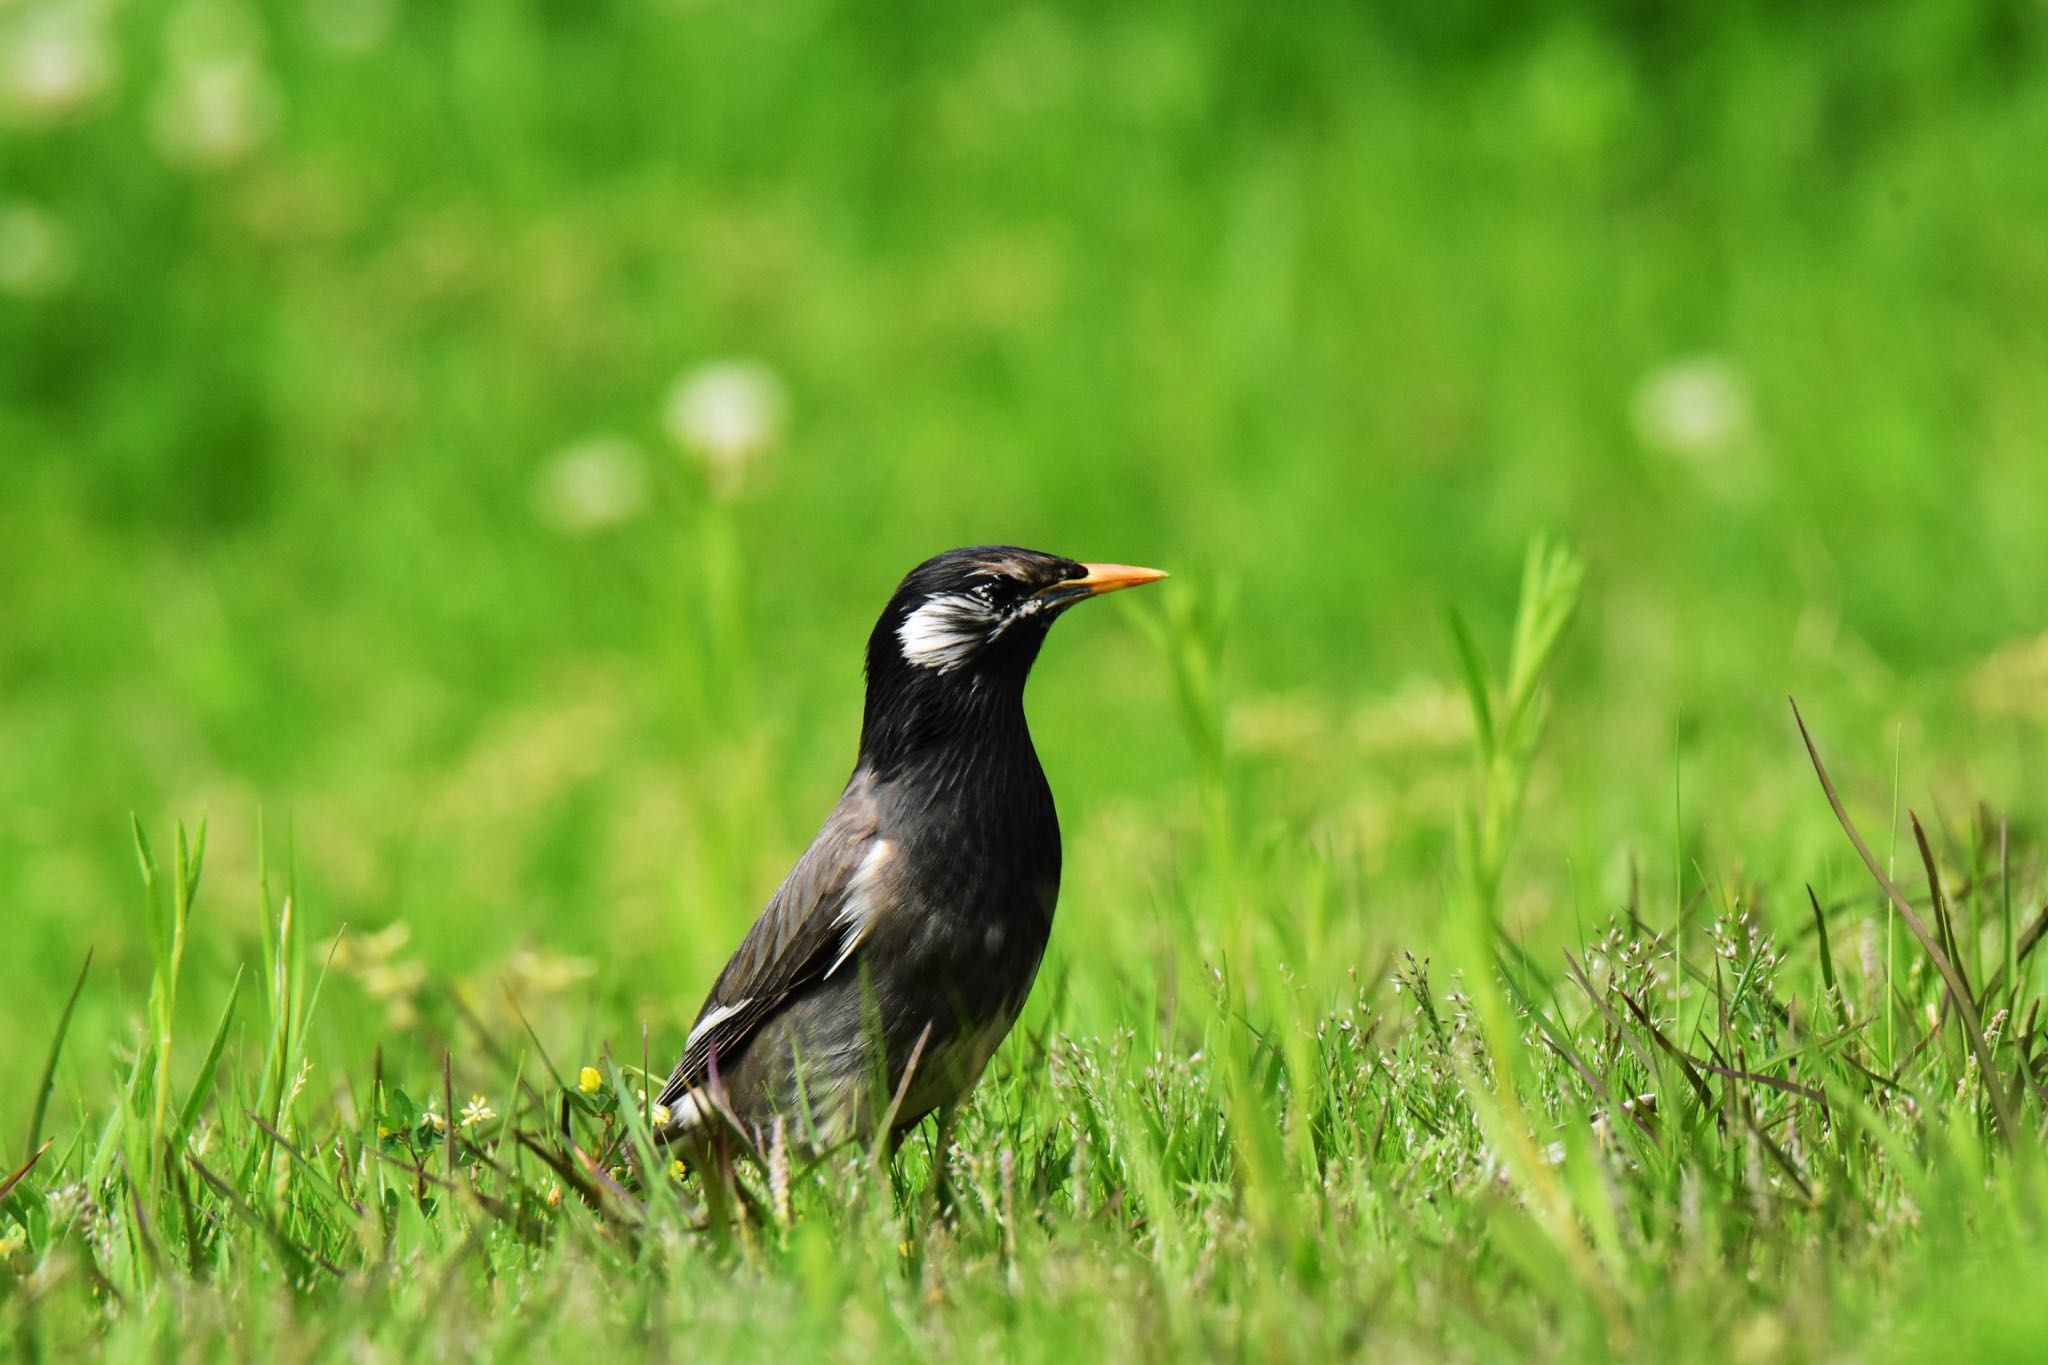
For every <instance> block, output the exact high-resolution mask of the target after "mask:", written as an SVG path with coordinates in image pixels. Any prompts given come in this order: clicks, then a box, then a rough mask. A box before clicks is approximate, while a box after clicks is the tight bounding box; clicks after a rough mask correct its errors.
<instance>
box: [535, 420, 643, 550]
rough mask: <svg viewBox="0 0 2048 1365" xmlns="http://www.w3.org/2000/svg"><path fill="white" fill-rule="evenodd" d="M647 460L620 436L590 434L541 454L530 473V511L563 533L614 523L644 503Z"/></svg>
mask: <svg viewBox="0 0 2048 1365" xmlns="http://www.w3.org/2000/svg"><path fill="white" fill-rule="evenodd" d="M647 482H648V481H647V460H646V458H645V457H644V456H643V455H642V454H641V453H640V447H639V446H637V445H635V444H634V443H633V442H631V441H629V440H627V439H626V438H625V437H623V436H593V437H590V438H588V439H587V440H582V441H578V442H576V443H575V444H573V445H569V446H565V447H563V448H562V449H561V450H558V451H556V452H555V453H554V454H553V455H550V456H549V457H548V458H547V461H546V463H544V464H542V465H541V467H540V472H539V473H538V474H537V475H536V476H535V477H534V486H533V506H534V511H535V513H536V514H537V515H538V516H539V517H540V519H541V520H542V521H544V522H546V523H547V524H548V525H549V526H551V527H553V528H554V529H555V530H556V531H559V532H560V533H562V534H563V535H566V536H591V535H596V534H598V533H599V532H602V531H608V530H610V529H611V528H613V527H614V526H620V525H623V524H625V523H626V522H629V521H631V520H633V519H634V518H635V517H637V516H639V515H640V514H641V513H642V512H644V511H645V510H646V508H647Z"/></svg>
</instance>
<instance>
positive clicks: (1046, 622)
mask: <svg viewBox="0 0 2048 1365" xmlns="http://www.w3.org/2000/svg"><path fill="white" fill-rule="evenodd" d="M1164 577H1166V575H1165V574H1164V573H1162V572H1161V571H1159V570H1158V569H1141V568H1135V567H1132V566H1131V565H1127V564H1084V563H1081V562H1080V561H1078V560H1073V559H1065V558H1062V557H1061V556H1059V555H1050V554H1045V553H1043V552H1041V551H1038V550H1025V549H1020V548H1018V547H1017V546H1014V545H975V546H970V547H968V548H966V549H960V550H948V551H947V552H946V553H944V554H942V555H934V556H933V557H932V558H930V559H927V560H926V561H925V562H924V563H922V564H920V565H918V566H917V567H916V568H915V569H912V570H911V571H910V573H909V574H908V575H907V576H906V577H905V578H904V580H903V582H902V583H901V584H900V585H899V586H898V587H897V589H896V595H895V596H894V597H892V598H890V599H889V605H888V607H887V608H885V609H884V610H883V612H882V618H881V620H879V621H877V622H876V623H875V631H874V634H873V635H872V636H870V637H869V639H868V700H869V717H868V719H869V724H870V729H871V730H872V729H873V728H874V726H875V723H876V722H877V721H878V720H883V721H886V720H888V719H890V717H888V716H878V715H877V714H876V712H877V708H878V707H882V708H891V707H893V708H899V709H900V708H906V707H907V708H910V709H913V710H915V709H922V708H919V707H917V705H916V703H917V702H918V700H920V699H929V700H931V701H933V702H940V701H943V700H944V699H946V698H955V697H957V698H961V699H965V698H966V697H969V696H975V695H981V696H1001V695H1005V694H1009V695H1021V694H1022V691H1023V686H1024V679H1025V677H1026V676H1027V675H1028V674H1029V673H1030V671H1031V664H1032V662H1033V661H1034V660H1035V659H1036V658H1037V657H1038V648H1039V646H1040V645H1041V644H1043V643H1044V641H1045V633H1046V631H1047V630H1048V629H1049V628H1050V627H1051V626H1052V623H1053V622H1054V621H1055V620H1057V619H1058V618H1059V617H1060V615H1061V613H1063V612H1065V611H1066V609H1067V608H1069V607H1071V606H1073V605H1074V604H1075V603H1077V602H1085V601H1087V600H1088V599H1089V598H1091V597H1100V596H1101V595H1102V594H1104V593H1108V592H1115V591H1117V590H1118V589H1119V588H1134V587H1137V586H1138V585H1139V584H1141V583H1151V582H1155V581H1157V580H1158V579H1161V578H1164Z"/></svg>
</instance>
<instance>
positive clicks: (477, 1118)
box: [462, 1095, 498, 1128]
mask: <svg viewBox="0 0 2048 1365" xmlns="http://www.w3.org/2000/svg"><path fill="white" fill-rule="evenodd" d="M496 1117H498V1111H497V1110H495V1109H493V1108H491V1104H490V1101H489V1100H486V1099H485V1098H484V1097H483V1096H482V1095H471V1096H470V1097H469V1103H468V1104H465V1105H463V1106H462V1126H463V1127H464V1128H474V1127H476V1126H477V1125H478V1124H479V1123H489V1122H490V1121H491V1120H492V1119H494V1118H496Z"/></svg>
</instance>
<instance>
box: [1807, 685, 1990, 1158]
mask: <svg viewBox="0 0 2048 1365" xmlns="http://www.w3.org/2000/svg"><path fill="white" fill-rule="evenodd" d="M1788 700H1790V699H1789V698H1788ZM1792 719H1793V720H1794V721H1796V722H1797V723H1798V726H1799V737H1800V739H1802V740H1804V741H1805V743H1806V754H1807V757H1808V758H1810V759H1811V760H1813V771H1814V773H1815V775H1816V776H1818V777H1819V778H1820V787H1821V791H1822V792H1824V793H1826V795H1827V799H1828V805H1829V806H1830V807H1831V808H1832V809H1833V810H1834V812H1835V819H1836V821H1837V822H1838V823H1840V825H1841V826H1842V832H1843V833H1845V834H1847V835H1848V836H1849V843H1850V845H1851V846H1852V847H1854V848H1855V850H1856V855H1857V856H1858V857H1860V858H1861V859H1862V860H1863V865H1864V867H1866V868H1868V869H1869V870H1870V875H1871V877H1872V878H1873V879H1874V880H1875V881H1876V882H1877V884H1878V886H1879V887H1881V888H1882V889H1883V891H1884V893H1885V895H1886V896H1887V897H1888V898H1889V899H1890V901H1891V903H1892V905H1893V906H1895V907H1896V908H1897V910H1898V912H1899V918H1901V919H1903V920H1904V921H1905V922H1906V927H1907V928H1908V929H1909V930H1911V931H1912V934H1913V937H1915V938H1917V939H1919V940H1920V947H1921V949H1922V950H1923V951H1925V952H1926V954H1927V957H1928V960H1929V961H1931V962H1932V963H1933V964H1934V969H1935V970H1936V971H1937V972H1939V973H1941V979H1942V981H1943V982H1944V983H1945V984H1946V985H1947V986H1948V991H1949V998H1950V999H1952V1000H1954V1001H1955V1006H1956V1011H1957V1013H1958V1014H1959V1015H1960V1016H1961V1018H1962V1021H1963V1027H1964V1028H1965V1029H1967V1030H1968V1031H1969V1043H1970V1051H1971V1053H1972V1054H1974V1055H1975V1057H1976V1058H1977V1068H1978V1074H1979V1077H1980V1079H1981V1080H1982V1082H1983V1085H1984V1089H1985V1093H1986V1094H1988V1095H1989V1096H1990V1098H1991V1108H1992V1110H1993V1112H1994V1113H1996V1114H1997V1116H1998V1136H1999V1140H2000V1141H2002V1142H2004V1143H2007V1144H2010V1143H2012V1142H2013V1141H2014V1140H2015V1139H2016V1138H2017V1137H2018V1128H2017V1126H2016V1125H2017V1122H2018V1120H2017V1117H2016V1115H2015V1114H2014V1112H2013V1104H2014V1103H2015V1101H2016V1100H2017V1099H2018V1096H2017V1094H2015V1095H2014V1096H2011V1097H2008V1096H2007V1095H2006V1093H2005V1091H2004V1089H2003V1088H2002V1087H2001V1086H2000V1085H1999V1083H1998V1071H1997V1069H1996V1068H1995V1067H1994V1066H1993V1065H1992V1060H1991V1049H1990V1048H1989V1047H1988V1046H1986V1045H1985V1042H1984V1023H1983V1020H1982V1019H1980V1018H1979V1017H1978V1014H1977V1006H1976V1003H1975V1002H1974V1001H1973V1000H1972V999H1971V998H1970V987H1969V984H1968V983H1967V982H1965V981H1964V980H1963V978H1962V974H1961V973H1960V972H1958V971H1957V970H1956V965H1955V964H1954V963H1953V962H1951V961H1949V959H1948V954H1947V953H1944V952H1943V951H1942V950H1941V945H1940V944H1939V943H1937V942H1935V940H1934V936H1933V935H1932V934H1930V933H1929V932H1928V930H1927V926H1926V924H1925V923H1923V922H1922V921H1921V919H1920V913H1919V912H1918V911H1917V910H1915V909H1914V908H1913V903H1912V902H1911V901H1909V900H1907V899H1906V895H1905V893H1904V892H1903V891H1900V890H1899V888H1898V884H1897V883H1895V882H1894V881H1892V879H1891V877H1890V876H1889V875H1887V874H1886V872H1885V870H1884V868H1883V867H1881V866H1880V865H1879V864H1878V861H1877V856H1876V855H1875V854H1873V853H1872V852H1871V851H1870V845H1869V844H1867V843H1865V842H1864V841H1863V836H1862V834H1860V833H1859V832H1857V829H1856V822H1855V821H1854V820H1852V819H1850V818H1849V811H1848V808H1847V807H1846V806H1844V805H1843V804H1842V797H1841V793H1839V792H1837V791H1836V790H1835V783H1834V780H1833V779H1832V778H1830V777H1829V776H1828V770H1827V765H1826V764H1825V763H1823V762H1821V757H1820V749H1819V747H1818V746H1817V745H1815V743H1814V742H1813V734H1812V732H1811V731H1809V730H1808V729H1807V728H1806V717H1805V716H1803V715H1801V714H1800V713H1799V703H1798V702H1797V701H1793V702H1792Z"/></svg>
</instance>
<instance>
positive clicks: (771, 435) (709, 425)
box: [662, 360, 788, 498]
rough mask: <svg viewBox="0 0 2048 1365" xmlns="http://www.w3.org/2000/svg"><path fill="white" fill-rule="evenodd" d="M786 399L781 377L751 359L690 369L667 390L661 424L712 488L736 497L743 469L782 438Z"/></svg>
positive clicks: (714, 490) (742, 476)
mask: <svg viewBox="0 0 2048 1365" xmlns="http://www.w3.org/2000/svg"><path fill="white" fill-rule="evenodd" d="M787 412H788V398H787V395H786V393H785V390H784V388H783V385H782V380H781V378H780V377H779V376H777V375H776V373H775V371H773V370H771V369H769V368H768V367H767V366H766V365H763V364H760V363H759V362H757V361H751V360H721V361H718V362H716V363H714V364H710V365H704V366H701V367H699V368H697V369H695V370H691V371H690V372H688V373H687V374H685V375H683V376H682V377H681V378H680V379H678V380H677V381H676V382H675V385H674V387H672V388H671V389H670V390H669V394H668V399H667V402H666V403H665V404H664V405H663V409H662V425H663V426H664V427H665V428H666V429H667V431H668V435H669V439H670V440H672V441H674V442H675V443H676V445H678V446H679V447H681V448H682V449H683V450H686V451H688V452H690V453H691V454H693V455H695V456H697V457H698V458H699V459H701V460H703V461H704V464H705V468H706V469H707V471H708V472H709V474H710V477H711V489H712V492H713V493H715V494H717V495H718V496H719V497H723V498H730V497H737V496H738V495H739V494H740V492H741V491H742V489H743V487H744V486H745V484H746V479H747V472H748V469H749V467H750V466H752V465H753V464H755V463H756V462H757V461H758V460H760V459H761V457H762V456H764V455H766V454H768V452H770V451H771V450H773V449H774V448H775V446H776V445H777V443H778V442H780V440H781V439H782V428H783V423H784V420H785V418H786V416H787Z"/></svg>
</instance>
